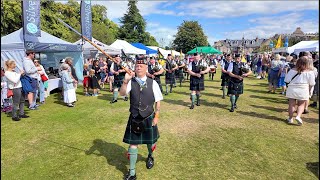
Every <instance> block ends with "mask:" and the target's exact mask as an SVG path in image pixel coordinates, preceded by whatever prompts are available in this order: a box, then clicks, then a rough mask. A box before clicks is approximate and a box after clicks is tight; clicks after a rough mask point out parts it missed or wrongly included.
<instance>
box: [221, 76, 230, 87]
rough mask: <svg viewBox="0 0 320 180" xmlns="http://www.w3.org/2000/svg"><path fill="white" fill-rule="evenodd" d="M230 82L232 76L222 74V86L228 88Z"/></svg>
mask: <svg viewBox="0 0 320 180" xmlns="http://www.w3.org/2000/svg"><path fill="white" fill-rule="evenodd" d="M229 81H230V76H229V75H227V74H224V73H221V86H228V85H229Z"/></svg>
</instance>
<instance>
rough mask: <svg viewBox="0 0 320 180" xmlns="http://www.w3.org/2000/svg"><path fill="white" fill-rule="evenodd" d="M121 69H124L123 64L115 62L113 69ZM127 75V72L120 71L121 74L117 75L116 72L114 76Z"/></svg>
mask: <svg viewBox="0 0 320 180" xmlns="http://www.w3.org/2000/svg"><path fill="white" fill-rule="evenodd" d="M120 69H122V68H121V66H120V65H118V64H116V63H114V66H113V70H114V71H119V70H120ZM125 75H126V72H121V73H119V75H115V74H114V76H125Z"/></svg>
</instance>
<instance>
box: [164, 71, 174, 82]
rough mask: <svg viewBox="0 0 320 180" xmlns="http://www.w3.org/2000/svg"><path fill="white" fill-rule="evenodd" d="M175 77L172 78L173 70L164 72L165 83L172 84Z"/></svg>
mask: <svg viewBox="0 0 320 180" xmlns="http://www.w3.org/2000/svg"><path fill="white" fill-rule="evenodd" d="M174 82H175V78H174V72H173V73H168V72H166V84H174Z"/></svg>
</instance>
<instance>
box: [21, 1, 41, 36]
mask: <svg viewBox="0 0 320 180" xmlns="http://www.w3.org/2000/svg"><path fill="white" fill-rule="evenodd" d="M22 16H23V18H22V19H23V35H24V36H25V35H27V36H25V38H26V37H27V38H28V39H27V41H31V40H29V37H30V38H31V39H33V38H32V37H40V36H41V29H40V0H23V2H22Z"/></svg>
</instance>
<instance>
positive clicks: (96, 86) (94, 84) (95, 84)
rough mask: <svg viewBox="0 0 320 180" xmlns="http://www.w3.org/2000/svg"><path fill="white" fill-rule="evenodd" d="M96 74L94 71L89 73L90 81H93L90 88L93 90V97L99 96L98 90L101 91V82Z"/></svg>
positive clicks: (91, 70)
mask: <svg viewBox="0 0 320 180" xmlns="http://www.w3.org/2000/svg"><path fill="white" fill-rule="evenodd" d="M95 72H96V71H95V70H94V69H90V72H89V75H90V80H91V83H90V88H91V89H93V94H92V96H98V89H100V86H99V81H98V78H97V76H96V74H95Z"/></svg>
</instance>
